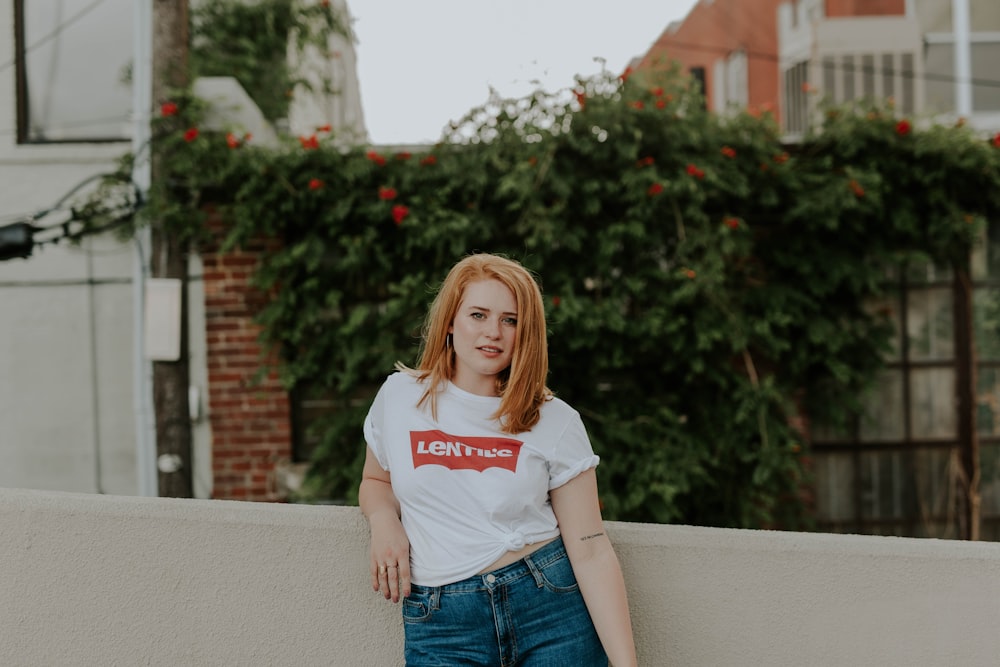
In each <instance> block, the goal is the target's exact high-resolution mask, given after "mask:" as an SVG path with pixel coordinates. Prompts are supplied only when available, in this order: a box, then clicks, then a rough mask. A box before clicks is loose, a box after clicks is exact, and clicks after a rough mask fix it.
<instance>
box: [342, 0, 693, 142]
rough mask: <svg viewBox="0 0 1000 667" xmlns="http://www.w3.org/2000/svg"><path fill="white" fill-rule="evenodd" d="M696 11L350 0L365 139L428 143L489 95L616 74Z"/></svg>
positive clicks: (652, 1) (512, 1)
mask: <svg viewBox="0 0 1000 667" xmlns="http://www.w3.org/2000/svg"><path fill="white" fill-rule="evenodd" d="M696 2H697V0H501V1H500V2H497V1H496V0H492V1H490V2H487V1H486V0H419V1H417V0H347V6H348V9H349V11H350V13H351V15H352V17H353V18H354V31H355V35H356V37H357V43H356V44H355V50H356V54H357V72H358V79H359V82H360V88H361V101H362V102H361V103H362V107H363V111H364V116H365V125H366V126H367V128H368V135H369V140H370V141H371V142H372V143H375V144H413V143H433V142H435V141H437V140H438V139H439V138H441V135H442V130H443V128H444V127H445V126H447V125H448V123H449V122H450V121H452V120H458V119H460V118H461V117H462V116H464V115H465V113H466V112H467V111H469V110H470V109H473V108H475V107H478V106H480V105H481V104H483V103H484V102H486V100H487V99H488V97H489V94H490V88H491V87H492V88H493V89H495V90H497V91H498V92H499V93H500V94H501V95H502V96H504V97H522V96H524V95H527V94H530V93H531V92H532V91H534V90H536V89H538V88H542V89H544V90H546V91H548V92H556V91H558V90H560V89H563V88H569V87H571V86H572V85H573V83H574V77H575V76H576V75H581V76H583V77H588V76H591V75H594V74H597V73H599V72H600V71H601V69H602V66H603V67H605V68H607V69H608V70H611V71H612V72H615V73H616V74H617V73H621V72H622V71H624V69H625V67H627V66H628V63H629V62H630V61H631V60H632V58H634V57H636V56H641V55H643V54H644V53H645V52H646V51H647V50H648V49H649V47H650V46H652V45H653V43H654V42H655V41H656V40H657V38H658V37H659V36H660V34H661V33H662V32H663V31H664V30H665V29H666V27H667V26H668V25H669V24H670V23H671V22H672V21H675V20H680V19H683V18H684V17H685V16H686V15H687V13H688V11H689V10H690V9H691V7H692V6H693V5H694V4H695V3H696ZM595 59H600V60H595ZM601 60H602V61H603V62H601Z"/></svg>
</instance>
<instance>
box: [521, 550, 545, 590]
mask: <svg viewBox="0 0 1000 667" xmlns="http://www.w3.org/2000/svg"><path fill="white" fill-rule="evenodd" d="M534 555H535V554H528V555H527V556H525V557H524V564H525V565H527V566H528V570H530V571H531V576H532V577H533V578H534V579H535V585H536V586H538V588H541V587H542V586H544V585H545V580H544V579H543V578H542V573H541V572H540V571H539V569H538V566H537V565H535V561H534V560H532V558H531V557H532V556H534Z"/></svg>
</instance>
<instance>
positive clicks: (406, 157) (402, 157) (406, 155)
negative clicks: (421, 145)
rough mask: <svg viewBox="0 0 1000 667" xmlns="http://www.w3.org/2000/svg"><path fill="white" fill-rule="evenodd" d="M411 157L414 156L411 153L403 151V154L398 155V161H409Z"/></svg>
mask: <svg viewBox="0 0 1000 667" xmlns="http://www.w3.org/2000/svg"><path fill="white" fill-rule="evenodd" d="M411 157H413V154H412V153H410V152H409V151H403V152H402V153H396V159H397V160H409V159H410V158H411Z"/></svg>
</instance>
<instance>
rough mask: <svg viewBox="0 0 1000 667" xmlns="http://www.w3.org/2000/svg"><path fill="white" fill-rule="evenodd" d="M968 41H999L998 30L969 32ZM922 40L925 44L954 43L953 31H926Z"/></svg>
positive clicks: (975, 42) (983, 42)
mask: <svg viewBox="0 0 1000 667" xmlns="http://www.w3.org/2000/svg"><path fill="white" fill-rule="evenodd" d="M969 41H970V42H972V43H973V44H991V43H993V42H1000V31H996V30H993V31H988V32H970V33H969ZM924 42H926V43H927V44H954V43H955V33H953V32H928V33H925V34H924Z"/></svg>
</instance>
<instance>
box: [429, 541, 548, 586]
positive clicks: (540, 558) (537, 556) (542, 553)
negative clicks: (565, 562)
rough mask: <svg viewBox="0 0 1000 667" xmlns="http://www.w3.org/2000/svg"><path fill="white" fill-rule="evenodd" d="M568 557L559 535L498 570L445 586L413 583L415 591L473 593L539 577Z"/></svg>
mask: <svg viewBox="0 0 1000 667" xmlns="http://www.w3.org/2000/svg"><path fill="white" fill-rule="evenodd" d="M565 557H566V548H565V546H564V545H563V541H562V537H557V538H556V539H554V540H552V541H551V542H549V543H548V544H546V545H545V546H544V547H542V548H540V549H538V550H537V551H532V552H531V553H530V554H528V555H527V556H525V557H524V558H522V559H521V560H519V561H516V562H514V563H511V564H510V565H504V566H503V567H501V568H497V569H496V570H491V571H489V572H484V573H483V574H476V575H473V576H471V577H469V578H468V579H462V580H461V581H456V582H453V583H450V584H445V585H443V586H421V585H419V584H412V585H411V588H412V589H413V591H414V592H417V593H420V592H425V593H426V592H430V591H435V590H436V591H440V592H442V593H472V592H475V591H487V590H492V589H495V588H497V587H498V586H503V585H505V584H509V583H511V582H513V581H516V580H518V579H521V578H523V577H535V578H536V579H537V578H538V576H539V575H538V571H539V570H542V569H544V568H545V567H546V566H548V565H549V564H551V563H552V562H553V561H557V560H559V559H560V558H565Z"/></svg>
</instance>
